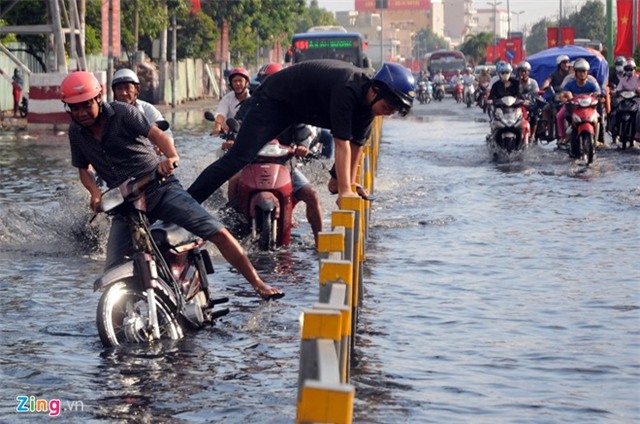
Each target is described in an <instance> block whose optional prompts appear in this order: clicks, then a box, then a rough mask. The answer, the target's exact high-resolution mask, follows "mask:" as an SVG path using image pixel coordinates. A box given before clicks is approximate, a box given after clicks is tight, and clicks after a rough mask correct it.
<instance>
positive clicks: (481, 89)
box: [475, 82, 489, 113]
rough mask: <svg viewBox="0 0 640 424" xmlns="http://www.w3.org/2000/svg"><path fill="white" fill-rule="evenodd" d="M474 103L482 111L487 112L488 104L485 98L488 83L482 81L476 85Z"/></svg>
mask: <svg viewBox="0 0 640 424" xmlns="http://www.w3.org/2000/svg"><path fill="white" fill-rule="evenodd" d="M475 97H476V103H477V105H478V107H479V108H480V109H482V113H487V111H488V110H489V104H488V103H487V99H488V97H489V83H488V82H483V83H481V84H479V85H478V89H477V90H476V92H475Z"/></svg>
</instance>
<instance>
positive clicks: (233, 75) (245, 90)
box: [211, 68, 251, 135]
mask: <svg viewBox="0 0 640 424" xmlns="http://www.w3.org/2000/svg"><path fill="white" fill-rule="evenodd" d="M250 81H251V76H250V75H249V72H248V71H247V70H246V69H244V68H235V69H233V70H232V71H231V72H230V73H229V84H230V85H231V88H232V90H231V91H229V92H228V93H227V94H225V95H224V96H222V99H220V103H218V108H217V109H216V118H215V120H216V122H215V124H214V126H213V131H211V135H219V134H220V132H221V131H222V130H223V129H225V130H226V129H227V128H226V125H225V121H226V120H227V119H229V118H233V117H235V116H236V112H237V111H238V108H239V106H240V104H241V103H242V102H243V101H245V100H247V99H248V98H249V97H250V96H251V95H250V94H249V82H250Z"/></svg>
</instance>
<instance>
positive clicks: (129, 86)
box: [111, 68, 173, 142]
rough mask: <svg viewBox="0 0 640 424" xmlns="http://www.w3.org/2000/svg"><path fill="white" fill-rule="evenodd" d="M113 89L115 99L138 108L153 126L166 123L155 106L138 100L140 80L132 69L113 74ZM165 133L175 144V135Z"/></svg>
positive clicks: (119, 70) (168, 130) (167, 131)
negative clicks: (156, 123) (159, 122)
mask: <svg viewBox="0 0 640 424" xmlns="http://www.w3.org/2000/svg"><path fill="white" fill-rule="evenodd" d="M111 89H112V90H113V97H114V98H115V99H116V100H117V101H119V102H123V103H129V104H130V105H133V106H135V107H136V108H138V110H139V111H140V112H142V114H143V115H144V116H145V117H146V118H147V120H148V121H149V123H151V124H153V123H155V122H158V121H165V119H164V116H162V113H160V111H159V110H158V109H156V107H155V106H154V105H152V104H151V103H148V102H145V101H144V100H140V99H138V94H140V79H139V78H138V75H136V73H135V72H133V71H132V70H131V69H127V68H121V69H118V70H117V71H116V72H115V73H114V74H113V81H112V82H111ZM165 133H166V134H167V135H168V136H169V137H170V138H171V141H172V142H173V133H172V132H171V130H170V129H167V130H165Z"/></svg>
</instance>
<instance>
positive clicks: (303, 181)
mask: <svg viewBox="0 0 640 424" xmlns="http://www.w3.org/2000/svg"><path fill="white" fill-rule="evenodd" d="M282 69H283V68H282V66H280V65H279V64H276V63H271V64H268V65H265V66H264V67H263V68H262V69H261V72H258V81H259V82H260V83H262V82H264V80H265V79H267V78H268V77H269V76H270V75H272V74H275V73H276V72H279V71H280V70H282ZM244 112H245V110H241V111H239V113H238V116H237V118H238V119H239V120H241V119H242V118H243V117H244ZM302 126H303V127H304V124H302ZM296 128H299V126H298V125H294V126H291V127H289V128H288V129H287V130H285V131H284V132H283V133H281V134H280V135H279V136H278V137H277V138H278V140H279V141H280V143H281V144H283V145H287V146H289V145H295V150H296V153H295V157H296V158H304V157H306V156H307V155H308V154H309V143H310V140H308V139H307V138H306V137H298V136H297V135H298V134H300V131H296ZM225 145H226V148H227V149H229V148H231V146H232V145H233V141H232V140H227V141H226V142H225ZM238 180H239V173H238V174H236V175H234V176H233V177H231V178H230V179H229V184H228V191H227V193H228V198H229V202H230V203H231V204H233V202H234V201H235V199H236V198H237V187H238ZM291 180H292V182H293V195H294V197H295V198H296V199H297V200H299V201H302V202H304V203H305V205H306V216H307V221H308V222H309V225H310V226H311V230H312V231H313V236H314V239H315V241H316V243H317V241H318V233H319V232H321V231H322V208H321V207H320V199H319V197H318V193H317V191H316V190H315V189H314V188H313V185H311V183H310V182H309V180H308V179H307V177H305V175H304V174H303V173H302V171H300V170H299V169H298V168H297V167H294V168H292V169H291Z"/></svg>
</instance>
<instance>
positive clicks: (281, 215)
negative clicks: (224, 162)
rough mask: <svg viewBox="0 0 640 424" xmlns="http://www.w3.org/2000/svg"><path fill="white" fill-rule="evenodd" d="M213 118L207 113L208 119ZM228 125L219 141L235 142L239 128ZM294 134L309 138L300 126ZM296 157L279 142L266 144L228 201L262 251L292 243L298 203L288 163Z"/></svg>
mask: <svg viewBox="0 0 640 424" xmlns="http://www.w3.org/2000/svg"><path fill="white" fill-rule="evenodd" d="M210 116H211V114H210V113H208V114H207V113H205V118H206V119H209V118H210ZM226 124H227V127H228V128H229V130H228V131H224V132H223V133H222V134H221V135H220V137H221V138H223V139H224V140H229V141H233V140H235V136H236V134H237V133H238V130H239V128H240V124H239V123H238V121H236V120H235V119H227V122H226ZM294 134H295V137H300V138H304V137H306V136H309V134H308V133H307V132H306V131H304V130H303V128H300V127H299V126H296V128H295V129H294ZM294 155H295V148H294V147H291V146H285V145H283V144H280V142H279V141H278V140H277V139H275V140H272V141H270V142H269V143H267V144H265V145H264V147H262V149H260V151H259V152H258V155H257V157H256V158H255V159H254V161H253V162H251V163H250V164H249V165H247V166H245V167H244V168H243V169H242V171H240V174H239V178H238V181H237V187H236V189H235V193H236V196H235V199H229V204H230V205H231V206H232V207H233V209H235V211H236V212H238V214H239V215H240V218H241V221H242V228H241V232H242V233H243V234H249V235H250V237H251V240H252V241H257V242H258V246H259V248H260V250H265V251H266V250H275V249H276V248H278V247H281V246H288V245H289V244H290V243H291V227H292V223H293V209H294V207H295V205H296V203H297V201H296V199H295V197H294V195H293V181H292V179H291V170H290V169H289V167H288V166H287V162H289V161H290V160H291V159H292V158H293V156H294Z"/></svg>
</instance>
